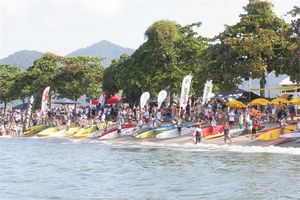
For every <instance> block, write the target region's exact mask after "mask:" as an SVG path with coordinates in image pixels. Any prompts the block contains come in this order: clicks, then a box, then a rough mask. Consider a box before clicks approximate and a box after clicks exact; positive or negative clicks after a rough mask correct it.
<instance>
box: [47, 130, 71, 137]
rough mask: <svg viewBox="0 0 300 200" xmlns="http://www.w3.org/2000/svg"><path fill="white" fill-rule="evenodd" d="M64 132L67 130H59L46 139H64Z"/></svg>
mask: <svg viewBox="0 0 300 200" xmlns="http://www.w3.org/2000/svg"><path fill="white" fill-rule="evenodd" d="M65 132H67V130H66V129H62V130H60V131H57V132H55V133H54V134H52V135H49V136H48V137H59V138H60V137H64V135H65Z"/></svg>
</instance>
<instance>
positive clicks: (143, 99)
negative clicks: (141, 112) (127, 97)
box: [140, 92, 150, 109]
mask: <svg viewBox="0 0 300 200" xmlns="http://www.w3.org/2000/svg"><path fill="white" fill-rule="evenodd" d="M149 98H150V93H149V92H144V93H143V94H142V95H141V99H140V106H141V109H143V108H144V107H145V105H146V103H147V101H148V100H149Z"/></svg>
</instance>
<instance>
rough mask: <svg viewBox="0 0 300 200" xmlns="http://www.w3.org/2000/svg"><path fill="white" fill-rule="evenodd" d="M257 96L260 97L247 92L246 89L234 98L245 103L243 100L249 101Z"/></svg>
mask: <svg viewBox="0 0 300 200" xmlns="http://www.w3.org/2000/svg"><path fill="white" fill-rule="evenodd" d="M258 98H260V96H259V95H257V94H255V93H253V92H247V91H246V92H243V94H242V96H240V97H239V98H237V99H236V100H238V101H241V102H243V103H245V102H249V101H252V100H254V99H258Z"/></svg>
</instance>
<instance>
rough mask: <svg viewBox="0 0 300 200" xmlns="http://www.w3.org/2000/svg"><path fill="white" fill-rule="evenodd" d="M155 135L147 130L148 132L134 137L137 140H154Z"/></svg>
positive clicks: (152, 131) (155, 133)
mask: <svg viewBox="0 0 300 200" xmlns="http://www.w3.org/2000/svg"><path fill="white" fill-rule="evenodd" d="M156 135H157V132H156V131H154V130H149V131H146V132H143V133H141V134H139V135H137V136H135V137H136V138H138V139H146V138H154V137H155V136H156Z"/></svg>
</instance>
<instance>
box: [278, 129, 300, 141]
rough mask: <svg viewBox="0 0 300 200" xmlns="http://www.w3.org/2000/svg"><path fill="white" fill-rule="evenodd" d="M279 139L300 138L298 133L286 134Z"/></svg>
mask: <svg viewBox="0 0 300 200" xmlns="http://www.w3.org/2000/svg"><path fill="white" fill-rule="evenodd" d="M280 138H291V139H292V138H300V132H298V131H297V132H292V133H287V134H284V135H281V136H280Z"/></svg>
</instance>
